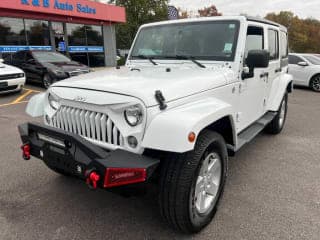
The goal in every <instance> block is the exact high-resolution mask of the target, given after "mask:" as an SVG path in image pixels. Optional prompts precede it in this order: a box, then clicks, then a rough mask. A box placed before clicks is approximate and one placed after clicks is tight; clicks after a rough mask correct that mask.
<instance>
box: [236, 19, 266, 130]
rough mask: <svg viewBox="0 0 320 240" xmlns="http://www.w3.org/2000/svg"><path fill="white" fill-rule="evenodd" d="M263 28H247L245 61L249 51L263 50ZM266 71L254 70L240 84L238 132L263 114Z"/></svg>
mask: <svg viewBox="0 0 320 240" xmlns="http://www.w3.org/2000/svg"><path fill="white" fill-rule="evenodd" d="M264 45H265V44H264V29H263V26H259V25H257V26H249V27H248V31H247V39H246V50H245V59H246V56H247V55H248V52H249V51H250V50H262V49H264ZM266 73H267V69H262V68H256V69H254V76H253V77H252V78H246V79H243V80H242V82H241V84H240V89H239V92H240V96H239V103H238V104H239V107H238V112H237V119H236V121H237V124H238V126H239V128H238V130H239V131H242V130H244V129H245V128H247V127H248V126H250V124H251V123H253V122H255V121H256V120H257V119H259V118H260V117H261V116H262V115H263V114H264V112H265V91H266V90H265V89H266V83H265V80H266V78H268V76H267V75H266Z"/></svg>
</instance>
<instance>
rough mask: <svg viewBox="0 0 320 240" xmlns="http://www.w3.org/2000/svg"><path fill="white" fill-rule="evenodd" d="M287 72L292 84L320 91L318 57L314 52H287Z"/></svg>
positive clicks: (319, 64)
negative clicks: (291, 78) (291, 77)
mask: <svg viewBox="0 0 320 240" xmlns="http://www.w3.org/2000/svg"><path fill="white" fill-rule="evenodd" d="M289 73H290V74H291V75H292V76H293V83H294V85H299V86H306V87H310V88H311V89H312V90H313V91H316V92H320V58H319V57H317V56H316V55H314V54H298V53H291V54H289Z"/></svg>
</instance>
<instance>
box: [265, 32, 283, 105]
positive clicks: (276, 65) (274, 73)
mask: <svg viewBox="0 0 320 240" xmlns="http://www.w3.org/2000/svg"><path fill="white" fill-rule="evenodd" d="M266 35H267V38H266V40H267V43H266V45H267V48H268V51H269V53H270V60H269V68H268V73H267V74H268V75H266V77H265V79H264V81H265V83H266V85H265V86H266V92H265V99H266V100H265V104H266V101H267V99H269V96H270V93H271V87H272V85H273V83H274V82H275V81H280V77H281V72H282V68H281V61H280V51H279V50H280V41H279V39H280V38H279V35H280V34H279V30H278V28H277V27H272V26H268V27H266Z"/></svg>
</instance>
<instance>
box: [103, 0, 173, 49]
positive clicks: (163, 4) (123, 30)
mask: <svg viewBox="0 0 320 240" xmlns="http://www.w3.org/2000/svg"><path fill="white" fill-rule="evenodd" d="M109 3H115V4H116V5H117V6H122V7H125V8H126V14H127V23H125V24H120V25H118V26H116V36H117V47H118V48H121V49H129V48H130V46H131V44H132V42H133V39H134V37H135V35H136V33H137V31H138V29H139V27H140V26H141V25H142V24H145V23H150V22H157V21H163V20H168V0H110V1H109Z"/></svg>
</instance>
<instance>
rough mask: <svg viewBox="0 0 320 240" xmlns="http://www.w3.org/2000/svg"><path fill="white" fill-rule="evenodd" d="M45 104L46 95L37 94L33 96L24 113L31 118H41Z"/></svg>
mask: <svg viewBox="0 0 320 240" xmlns="http://www.w3.org/2000/svg"><path fill="white" fill-rule="evenodd" d="M45 102H46V93H39V94H37V95H35V96H33V97H32V98H31V99H30V101H29V103H28V105H27V109H26V113H27V114H28V115H30V116H31V117H41V116H43V115H44V106H45Z"/></svg>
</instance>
